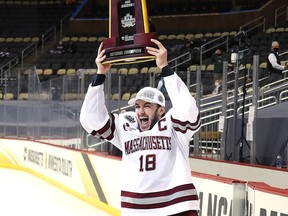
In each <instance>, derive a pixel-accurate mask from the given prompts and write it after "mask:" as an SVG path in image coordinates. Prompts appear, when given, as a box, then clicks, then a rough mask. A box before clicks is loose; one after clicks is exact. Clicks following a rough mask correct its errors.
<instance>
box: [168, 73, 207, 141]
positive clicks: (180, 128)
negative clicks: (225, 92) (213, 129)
mask: <svg viewBox="0 0 288 216" xmlns="http://www.w3.org/2000/svg"><path fill="white" fill-rule="evenodd" d="M169 69H170V68H169ZM170 70H171V69H170ZM164 81H165V85H166V90H167V93H168V95H169V97H170V100H171V103H172V108H171V121H172V124H173V128H174V130H175V131H176V132H178V133H177V134H178V136H181V137H185V138H186V139H187V140H190V139H191V138H192V136H193V134H194V133H195V132H196V131H197V130H198V129H199V128H200V126H201V121H200V112H199V109H198V107H197V105H196V100H195V99H194V97H192V95H191V93H190V92H189V90H188V88H187V86H186V85H185V83H184V82H183V81H182V80H181V79H180V77H179V76H178V75H177V74H176V73H173V74H171V75H169V76H165V77H164Z"/></svg>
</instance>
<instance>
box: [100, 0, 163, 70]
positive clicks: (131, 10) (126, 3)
mask: <svg viewBox="0 0 288 216" xmlns="http://www.w3.org/2000/svg"><path fill="white" fill-rule="evenodd" d="M151 38H155V39H156V38H157V36H156V33H155V32H149V22H148V14H147V6H146V0H110V1H109V38H107V39H104V40H103V49H105V54H106V59H105V60H104V61H103V64H112V65H120V64H132V63H138V62H146V61H151V60H154V59H155V56H152V55H150V54H149V53H148V52H147V50H146V46H153V47H155V44H154V43H152V42H151V41H150V40H151Z"/></svg>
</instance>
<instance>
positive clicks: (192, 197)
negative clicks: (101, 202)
mask: <svg viewBox="0 0 288 216" xmlns="http://www.w3.org/2000/svg"><path fill="white" fill-rule="evenodd" d="M193 200H195V201H196V200H198V196H197V195H190V196H184V197H178V198H176V199H173V200H169V201H167V202H162V203H153V204H134V203H127V202H121V207H122V208H132V209H153V208H163V207H167V206H170V205H174V204H177V203H181V202H186V201H193Z"/></svg>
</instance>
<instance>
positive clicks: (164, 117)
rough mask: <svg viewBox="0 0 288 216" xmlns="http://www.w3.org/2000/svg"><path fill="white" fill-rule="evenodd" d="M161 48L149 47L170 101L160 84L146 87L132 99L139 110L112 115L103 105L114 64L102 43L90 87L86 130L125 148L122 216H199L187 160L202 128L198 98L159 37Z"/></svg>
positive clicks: (83, 112) (84, 107) (85, 104)
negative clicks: (171, 64) (168, 103)
mask: <svg viewBox="0 0 288 216" xmlns="http://www.w3.org/2000/svg"><path fill="white" fill-rule="evenodd" d="M151 41H152V42H153V43H155V44H156V45H157V46H158V48H153V47H147V51H148V53H149V54H151V55H154V56H155V57H156V64H157V66H158V67H159V68H160V69H161V76H162V77H163V79H164V81H165V85H166V90H167V93H168V95H169V97H170V99H171V103H172V108H171V109H170V110H168V111H166V110H165V98H164V96H163V94H162V93H161V92H160V91H159V90H158V89H156V88H151V87H145V88H143V89H141V90H140V91H139V92H138V93H137V95H136V97H135V98H133V99H130V100H129V101H128V103H129V104H130V105H134V106H135V112H129V111H128V112H125V113H121V114H119V115H117V114H111V113H109V112H108V111H107V109H106V107H105V97H104V90H103V89H104V85H103V83H104V80H105V74H106V73H107V72H108V71H109V69H110V67H111V65H103V64H102V63H101V62H102V61H103V60H104V59H105V58H106V56H105V50H102V47H103V46H102V44H101V45H100V46H99V50H98V56H97V58H96V64H97V67H98V71H97V74H96V76H95V78H94V79H93V81H92V83H91V85H90V86H89V89H88V91H87V94H86V97H85V100H84V102H83V105H82V109H81V115H80V121H81V124H82V125H83V127H84V128H85V130H86V131H87V132H88V133H91V134H92V135H94V136H97V137H100V138H102V139H106V140H108V141H109V142H111V143H112V144H113V145H115V146H116V147H117V148H119V149H120V150H121V151H122V167H123V169H122V173H123V175H122V184H121V185H122V188H121V215H122V216H126V215H129V216H135V215H137V216H142V215H143V216H144V215H145V216H148V215H149V216H167V215H177V216H197V215H198V213H197V212H198V210H199V200H198V196H197V191H196V189H195V187H194V184H193V181H192V177H191V170H190V166H189V161H188V155H189V140H191V138H192V136H193V134H194V133H195V132H196V131H197V130H198V129H199V128H200V114H199V110H198V108H197V106H196V102H195V99H194V98H193V97H192V96H191V94H190V92H189V90H188V88H187V87H186V85H185V84H184V83H183V82H182V80H181V79H180V78H179V77H178V76H177V75H176V74H175V73H174V72H173V71H172V70H171V68H170V67H169V66H168V63H167V50H166V49H165V47H164V46H163V45H162V44H161V43H160V42H159V41H158V40H155V39H151Z"/></svg>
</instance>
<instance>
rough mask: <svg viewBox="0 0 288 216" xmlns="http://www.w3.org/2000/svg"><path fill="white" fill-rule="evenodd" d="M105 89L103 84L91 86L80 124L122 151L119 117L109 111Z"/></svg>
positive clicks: (82, 110) (83, 106) (85, 100)
mask: <svg viewBox="0 0 288 216" xmlns="http://www.w3.org/2000/svg"><path fill="white" fill-rule="evenodd" d="M103 88H104V85H103V84H102V85H96V86H92V85H90V86H89V88H88V91H87V94H86V96H85V99H84V102H83V105H82V108H81V112H80V122H81V125H82V126H83V128H84V129H85V130H86V131H87V132H88V133H90V134H92V135H93V136H96V137H98V138H101V139H105V140H107V141H109V142H111V143H113V144H114V145H115V146H117V147H118V148H119V149H120V148H121V147H120V141H119V135H118V132H117V131H118V130H117V121H118V115H113V114H111V113H109V112H108V111H107V108H106V106H105V96H104V89H103Z"/></svg>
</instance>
